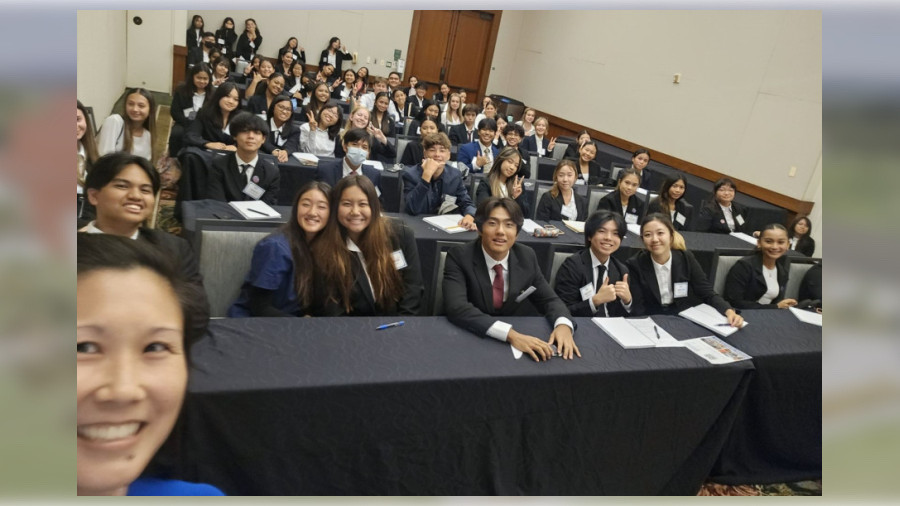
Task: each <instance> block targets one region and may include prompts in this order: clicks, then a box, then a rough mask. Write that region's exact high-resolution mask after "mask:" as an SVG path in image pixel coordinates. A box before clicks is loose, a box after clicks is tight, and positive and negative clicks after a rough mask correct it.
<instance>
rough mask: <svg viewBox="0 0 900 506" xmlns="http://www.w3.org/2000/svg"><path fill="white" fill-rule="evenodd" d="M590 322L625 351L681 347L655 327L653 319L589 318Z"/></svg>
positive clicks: (675, 340) (662, 330)
mask: <svg viewBox="0 0 900 506" xmlns="http://www.w3.org/2000/svg"><path fill="white" fill-rule="evenodd" d="M591 321H592V322H594V324H595V325H597V326H598V327H600V328H601V329H603V331H604V332H606V333H607V334H608V335H609V337H611V338H613V340H614V341H616V342H617V343H619V345H620V346H621V347H623V348H625V349H631V348H670V347H678V346H682V344H681V342H680V341H678V340H677V339H675V338H674V337H672V335H671V334H669V333H668V332H666V331H665V329H663V328H662V327H660V326H659V325H657V324H656V322H654V321H653V318H629V319H627V320H626V319H625V318H622V317H613V318H599V317H597V318H591ZM657 336H659V337H657Z"/></svg>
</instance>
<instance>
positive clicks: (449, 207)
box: [402, 132, 475, 230]
mask: <svg viewBox="0 0 900 506" xmlns="http://www.w3.org/2000/svg"><path fill="white" fill-rule="evenodd" d="M422 147H423V148H424V151H425V159H424V160H423V161H422V163H420V164H418V165H415V166H413V167H410V168H408V169H406V171H404V172H403V176H402V177H403V198H404V200H405V201H406V207H405V211H406V212H407V213H409V214H411V215H413V216H416V215H419V214H426V215H427V214H451V213H452V214H461V215H463V218H462V219H461V220H460V221H459V225H460V226H461V227H463V228H465V229H466V230H475V217H474V214H475V206H474V205H473V204H472V198H471V197H470V196H469V191H468V190H467V189H466V184H465V182H463V179H462V174H461V173H460V172H459V169H457V168H455V167H453V166H452V165H447V161H448V160H450V139H448V138H447V135H446V134H445V133H443V132H438V133H436V134H428V135H425V136H424V137H423V138H422Z"/></svg>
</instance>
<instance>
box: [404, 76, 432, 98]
mask: <svg viewBox="0 0 900 506" xmlns="http://www.w3.org/2000/svg"><path fill="white" fill-rule="evenodd" d="M418 85H419V78H417V77H416V76H409V87H408V88H406V96H407V97H412V96H413V95H415V94H416V86H418ZM425 88H426V89H427V88H428V87H427V86H426V87H425Z"/></svg>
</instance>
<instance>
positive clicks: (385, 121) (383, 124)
mask: <svg viewBox="0 0 900 506" xmlns="http://www.w3.org/2000/svg"><path fill="white" fill-rule="evenodd" d="M382 97H384V98H386V99H387V100H388V108H387V109H385V111H384V112H383V113H382V112H380V111H379V110H378V107H376V106H375V104H376V103H378V99H379V98H382ZM390 109H391V94H390V93H388V92H386V91H379V92H378V93H376V94H375V100H373V101H372V110H371V111H369V112H370V113H371V114H369V121H370V122H371V123H372V124H373V125H375V126H376V127H377V128H378V129H379V130H381V131H382V132H383V133H384V135H386V136H388V137H393V136H394V132H391V131H390V130H391V115H390V114H389V111H390ZM379 114H381V121H380V122H378V123H375V119H376V118H375V117H376V116H378V115H379Z"/></svg>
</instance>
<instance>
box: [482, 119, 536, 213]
mask: <svg viewBox="0 0 900 506" xmlns="http://www.w3.org/2000/svg"><path fill="white" fill-rule="evenodd" d="M519 128H521V127H519ZM520 159H521V155H519V151H518V150H516V148H513V147H510V146H507V147H505V148H503V150H502V151H500V153H498V154H497V157H496V158H494V164H493V165H491V170H490V171H489V172H488V175H487V177H485V178H484V180H482V181H481V183H480V184H479V185H478V189H476V190H475V206H476V207H477V206H478V204H480V203H482V202H484V201H485V200H487V199H489V198H491V197H492V196H493V197H509V198H511V199H513V200H515V201H516V203H517V204H519V207H520V208H521V209H522V214H524V215H525V216H528V215H530V213H529V206H528V202H527V200H528V199H527V195H525V193H524V192H523V191H522V181H524V180H525V176H521V175H518V174H519V167H520V166H521V165H520Z"/></svg>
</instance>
